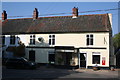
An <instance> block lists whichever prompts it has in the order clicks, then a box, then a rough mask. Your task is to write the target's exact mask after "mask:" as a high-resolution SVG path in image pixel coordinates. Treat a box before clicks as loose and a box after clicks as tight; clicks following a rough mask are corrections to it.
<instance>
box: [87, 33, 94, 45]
mask: <svg viewBox="0 0 120 80" xmlns="http://www.w3.org/2000/svg"><path fill="white" fill-rule="evenodd" d="M86 38H87V40H86V45H93V34H90V35H86Z"/></svg>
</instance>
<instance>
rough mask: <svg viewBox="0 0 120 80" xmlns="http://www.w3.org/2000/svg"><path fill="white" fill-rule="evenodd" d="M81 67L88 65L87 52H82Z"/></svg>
mask: <svg viewBox="0 0 120 80" xmlns="http://www.w3.org/2000/svg"><path fill="white" fill-rule="evenodd" d="M80 67H82V68H85V67H86V53H80Z"/></svg>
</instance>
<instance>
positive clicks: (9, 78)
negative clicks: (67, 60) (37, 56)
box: [2, 66, 119, 80]
mask: <svg viewBox="0 0 120 80" xmlns="http://www.w3.org/2000/svg"><path fill="white" fill-rule="evenodd" d="M118 76H119V74H118V70H116V71H110V70H99V71H93V70H92V69H75V70H70V69H57V68H46V67H45V66H41V67H40V68H38V69H36V70H23V69H6V68H5V67H3V69H2V79H3V80H18V79H20V80H27V79H28V80H41V79H48V80H50V79H52V80H53V79H65V80H66V79H72V80H73V79H74V80H77V79H78V80H80V79H84V80H85V79H87V80H88V79H89V80H90V79H92V80H93V79H94V80H98V79H100V80H109V79H110V80H119V79H118Z"/></svg>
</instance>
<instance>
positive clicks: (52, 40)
mask: <svg viewBox="0 0 120 80" xmlns="http://www.w3.org/2000/svg"><path fill="white" fill-rule="evenodd" d="M49 45H55V35H49Z"/></svg>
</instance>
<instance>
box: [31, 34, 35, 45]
mask: <svg viewBox="0 0 120 80" xmlns="http://www.w3.org/2000/svg"><path fill="white" fill-rule="evenodd" d="M30 44H35V35H30Z"/></svg>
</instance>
